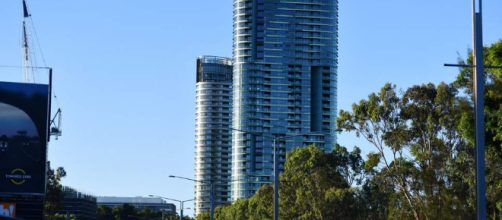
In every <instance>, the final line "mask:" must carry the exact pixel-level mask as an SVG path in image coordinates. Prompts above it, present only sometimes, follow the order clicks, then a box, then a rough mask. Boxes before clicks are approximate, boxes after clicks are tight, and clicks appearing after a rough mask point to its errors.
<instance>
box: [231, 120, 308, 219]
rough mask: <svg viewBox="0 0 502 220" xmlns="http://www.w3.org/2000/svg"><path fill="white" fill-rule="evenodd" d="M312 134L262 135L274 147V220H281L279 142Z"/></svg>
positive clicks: (252, 133) (253, 133)
mask: <svg viewBox="0 0 502 220" xmlns="http://www.w3.org/2000/svg"><path fill="white" fill-rule="evenodd" d="M230 129H231V130H234V131H239V132H242V133H247V134H251V135H257V133H256V132H249V131H243V130H240V129H236V128H230ZM309 134H310V133H305V134H296V135H285V136H278V137H274V136H272V135H267V134H261V136H263V137H269V138H272V147H273V151H274V152H273V163H274V165H273V166H274V171H273V172H274V173H273V176H274V220H279V158H278V157H277V154H278V153H277V141H280V140H286V139H288V138H294V137H303V136H305V135H309Z"/></svg>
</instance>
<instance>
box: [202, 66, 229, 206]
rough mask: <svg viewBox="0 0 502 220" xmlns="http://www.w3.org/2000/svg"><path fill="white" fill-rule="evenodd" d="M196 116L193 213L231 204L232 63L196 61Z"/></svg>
mask: <svg viewBox="0 0 502 220" xmlns="http://www.w3.org/2000/svg"><path fill="white" fill-rule="evenodd" d="M196 74H197V76H196V78H197V79H196V80H197V81H196V113H195V180H196V181H197V182H196V183H195V210H194V211H195V214H199V213H201V212H209V209H210V193H211V187H210V185H211V184H210V183H213V190H214V202H215V206H217V205H221V204H226V203H229V202H230V185H229V180H230V175H231V173H230V172H231V166H230V162H231V161H230V159H231V143H232V142H231V129H230V128H231V123H232V60H231V59H229V58H224V57H216V56H201V57H199V58H197V73H196Z"/></svg>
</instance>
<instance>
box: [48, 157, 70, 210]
mask: <svg viewBox="0 0 502 220" xmlns="http://www.w3.org/2000/svg"><path fill="white" fill-rule="evenodd" d="M47 166H48V169H47V194H46V197H45V202H44V216H45V218H46V219H57V216H56V214H57V211H58V210H60V209H61V208H62V200H63V192H62V185H61V179H62V178H63V177H65V176H66V171H65V170H64V168H63V167H58V168H57V169H56V170H54V169H52V168H51V166H50V162H49V163H48V165H47Z"/></svg>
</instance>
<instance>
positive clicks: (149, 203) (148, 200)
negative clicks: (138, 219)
mask: <svg viewBox="0 0 502 220" xmlns="http://www.w3.org/2000/svg"><path fill="white" fill-rule="evenodd" d="M97 203H98V205H104V206H108V207H110V208H112V209H113V208H115V207H118V206H121V205H124V204H128V205H131V206H134V207H135V208H137V209H145V208H148V209H151V210H152V211H154V212H166V213H167V212H169V213H176V206H175V205H174V204H171V203H167V202H166V201H164V200H163V199H161V198H155V197H110V196H102V197H97Z"/></svg>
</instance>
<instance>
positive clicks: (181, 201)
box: [148, 195, 195, 220]
mask: <svg viewBox="0 0 502 220" xmlns="http://www.w3.org/2000/svg"><path fill="white" fill-rule="evenodd" d="M148 196H150V197H157V198H161V199H165V200H171V201H175V202H179V203H180V220H183V209H184V208H183V207H184V204H185V202H190V201H193V200H195V199H188V200H178V199H171V198H167V197H163V196H156V195H148Z"/></svg>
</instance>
